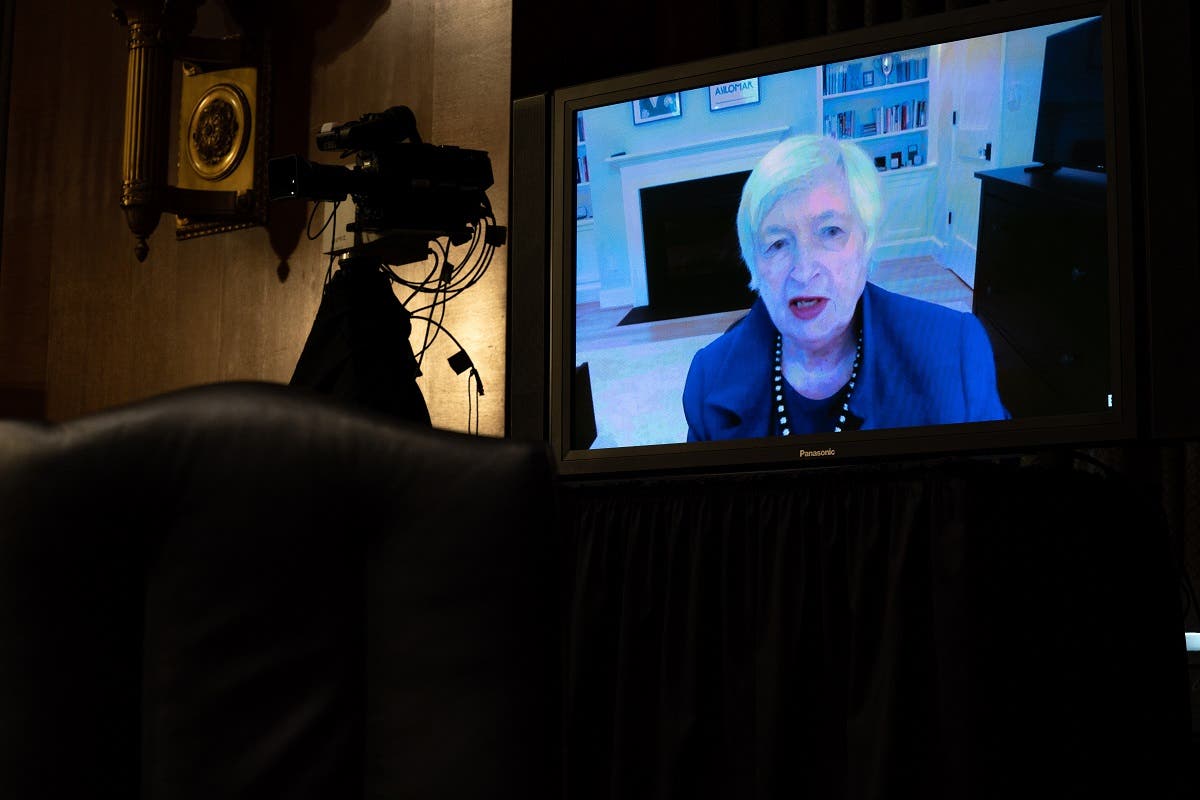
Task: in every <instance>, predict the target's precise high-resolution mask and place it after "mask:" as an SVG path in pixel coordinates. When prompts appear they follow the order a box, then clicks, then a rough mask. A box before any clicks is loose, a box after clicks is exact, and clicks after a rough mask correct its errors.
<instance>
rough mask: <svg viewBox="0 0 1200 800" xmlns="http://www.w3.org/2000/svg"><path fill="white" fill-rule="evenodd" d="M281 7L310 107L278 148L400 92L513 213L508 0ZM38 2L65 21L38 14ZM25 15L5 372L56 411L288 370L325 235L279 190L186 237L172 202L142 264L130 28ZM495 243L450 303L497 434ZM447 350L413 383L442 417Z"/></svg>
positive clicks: (2, 273)
mask: <svg viewBox="0 0 1200 800" xmlns="http://www.w3.org/2000/svg"><path fill="white" fill-rule="evenodd" d="M280 8H282V9H283V11H282V12H281V13H282V14H283V16H279V17H277V23H278V27H279V28H280V30H281V31H282V33H281V36H280V41H276V43H275V46H276V49H277V52H278V53H279V57H278V58H277V59H276V64H279V65H283V66H282V67H280V69H279V71H278V73H277V74H276V76H275V79H276V86H277V89H276V93H275V94H276V98H277V99H278V100H279V101H280V102H284V103H287V104H290V105H289V106H288V107H285V108H283V109H280V111H282V112H285V113H282V114H281V116H282V117H283V118H285V119H287V113H286V112H288V111H289V110H290V111H292V112H294V111H296V110H300V111H302V115H301V121H299V122H296V123H295V125H296V126H298V127H297V129H296V130H293V129H292V127H291V126H289V128H288V130H286V131H276V132H275V133H274V134H273V142H274V143H275V146H274V148H273V151H272V154H273V155H281V154H283V153H285V152H301V153H304V154H307V155H308V156H309V157H311V158H314V159H320V160H331V159H330V154H324V153H321V154H318V153H316V151H315V145H314V144H313V137H314V136H315V134H316V132H317V129H318V127H319V125H320V124H321V123H322V122H326V121H339V122H340V121H345V120H347V119H351V118H355V117H357V116H359V115H361V114H363V113H365V112H368V111H379V110H382V109H384V108H387V107H389V106H392V105H397V104H404V105H408V106H410V107H411V108H413V110H414V111H415V112H416V114H417V118H418V121H419V122H420V124H421V132H422V134H423V135H424V137H425V138H426V140H428V141H433V142H435V143H438V144H443V143H445V144H458V145H461V146H466V147H482V148H484V149H487V150H488V151H489V152H490V153H491V157H492V161H493V167H494V169H495V171H496V187H498V188H493V190H492V191H491V193H490V194H491V197H492V201H493V204H494V205H495V206H496V209H497V212H498V214H499V215H500V216H501V221H502V222H503V221H504V220H503V213H504V210H505V209H506V207H507V198H506V197H505V196H504V189H503V187H504V186H505V185H506V180H507V178H506V173H505V169H506V167H507V161H508V153H507V128H508V122H507V113H508V102H509V101H508V71H507V70H508V59H509V52H510V48H509V45H508V35H509V14H510V11H509V8H510V3H509V0H503V1H501V0H480V1H479V2H474V1H472V2H455V3H449V2H447V3H435V2H432V0H410V1H409V2H388V0H344V1H343V2H342V3H339V4H329V3H322V2H317V0H305V2H304V3H298V4H297V3H285V4H280ZM47 17H52V18H54V19H56V20H57V21H58V23H59V24H58V26H57V27H55V28H51V27H50V26H45V25H40V24H39V23H38V20H40V19H45V18H47ZM435 33H436V36H435ZM16 34H17V46H16V47H14V50H13V58H14V75H16V76H17V77H16V78H15V81H14V84H13V92H12V105H11V108H12V115H11V118H10V123H11V124H10V126H9V131H10V142H9V158H8V162H7V163H8V167H9V175H8V181H7V186H6V204H5V210H4V223H5V229H6V230H8V231H13V230H19V231H20V234H21V235H19V236H17V235H10V236H6V237H5V241H4V242H3V251H2V252H3V262H2V263H3V270H0V386H13V385H23V386H28V387H32V388H34V389H42V388H44V390H45V393H46V413H47V415H48V416H49V417H50V418H52V419H63V418H67V417H72V416H77V415H79V414H83V413H87V412H89V411H93V410H96V409H99V408H103V407H106V406H111V405H115V404H119V403H124V402H129V401H132V400H136V399H138V398H141V397H146V396H149V395H153V394H157V393H159V392H163V391H168V390H171V389H175V388H179V387H182V386H187V385H193V384H198V383H206V382H212V381H217V380H226V379H257V380H271V381H287V380H288V379H289V378H290V376H291V372H292V369H293V367H294V365H295V361H296V359H297V357H298V356H299V353H300V350H301V348H302V347H303V344H304V340H305V337H306V336H307V335H308V331H309V328H310V327H311V324H312V321H313V317H314V316H315V314H316V309H317V306H318V304H319V302H320V295H321V286H322V282H323V279H324V274H325V268H326V263H327V259H326V258H325V257H324V256H323V255H322V250H323V249H324V248H325V247H326V246H327V244H328V240H327V239H324V238H323V240H322V241H318V242H310V241H308V240H307V239H306V238H305V237H304V235H303V234H302V233H300V232H299V223H298V222H297V221H296V220H297V217H298V214H297V213H296V212H297V211H298V209H296V208H294V207H293V209H291V210H287V209H285V208H283V207H276V209H278V210H276V209H273V210H272V224H271V228H270V229H269V230H265V229H261V228H260V229H251V230H246V231H239V232H236V233H232V234H223V235H220V236H216V237H204V238H201V239H193V240H188V241H183V242H176V241H175V240H174V219H173V218H172V217H170V216H169V215H165V216H164V217H163V219H162V221H161V222H160V224H159V227H158V229H157V230H156V231H155V233H154V235H153V236H152V237H151V240H150V248H151V249H150V256H149V258H148V260H147V261H146V262H145V263H144V264H138V263H137V262H136V261H135V260H134V258H133V255H132V246H133V239H132V236H131V235H130V234H129V232H128V229H127V228H126V226H125V223H124V219H123V217H122V215H121V212H120V209H119V207H118V205H117V203H118V199H119V195H120V162H121V142H120V139H121V126H122V124H123V114H124V110H123V107H124V89H125V70H126V63H125V62H126V50H125V36H126V32H125V31H124V29H122V28H120V27H119V26H117V25H116V24H115V23H114V22H113V21H112V20H111V19H110V18H109V17H108V9H107V8H105V7H101V6H100V5H97V6H96V7H94V8H90V9H86V10H81V9H80V8H78V7H77V6H76V5H75V4H72V3H70V2H68V0H44V1H43V2H38V3H36V4H35V3H34V1H33V0H17V14H16ZM460 61H465V62H469V65H467V66H462V65H460V64H459V62H460ZM280 86H282V87H283V88H282V89H280V88H278V87H280ZM435 87H437V88H436V90H437V93H438V95H439V98H440V99H438V100H437V101H436V102H435V97H434V96H435ZM473 114H474V115H475V116H472V115H473ZM480 115H486V116H480ZM18 118H19V121H18ZM305 125H307V129H306V130H299V127H303V126H305ZM447 137H451V138H453V139H456V141H451V138H447ZM280 148H282V149H280ZM170 173H171V174H173V169H172V170H171V171H170ZM306 212H307V209H305V213H306ZM340 222H342V223H343V224H344V222H345V220H340ZM503 255H504V253H503V251H501V252H500V253H499V254H498V258H497V259H496V261H495V262H494V263H493V274H492V275H490V276H489V279H488V281H486V282H485V283H484V284H480V285H478V286H476V287H474V288H473V289H472V290H471V292H469V293H467V294H465V295H463V296H462V297H460V298H459V299H458V300H457V301H455V302H456V304H457V306H458V307H459V308H463V309H464V311H462V312H460V311H458V309H456V308H454V307H453V305H452V308H451V313H452V314H463V315H464V320H462V321H459V322H457V323H456V322H455V321H454V320H453V319H452V318H451V317H448V318H447V323H448V324H450V325H451V326H452V327H451V329H452V330H454V332H455V334H456V335H459V334H460V333H462V332H463V331H464V329H466V333H467V334H469V336H468V338H470V339H471V341H472V344H471V345H469V349H470V352H471V355H472V357H473V358H474V359H475V361H476V363H477V364H478V366H479V369H480V371H481V372H482V373H483V375H484V381H485V383H486V386H487V388H488V395H487V396H486V397H485V398H484V400H485V403H484V406H483V417H482V422H483V424H482V429H483V431H484V432H485V433H496V434H498V433H501V432H502V422H501V420H502V419H503V391H502V387H503V383H504V347H505V344H504V335H503V331H504V316H503V314H504V305H505V297H504V260H503ZM468 310H469V312H470V313H466V311H468ZM455 326H457V327H455ZM472 326H475V327H476V328H477V329H478V330H476V331H472V330H471V327H472ZM471 337H474V338H471ZM464 343H465V342H464ZM442 345H443V343H441V342H439V347H441V346H442ZM449 355H450V353H444V352H439V353H437V354H434V355H432V356H431V359H432V360H431V361H429V362H427V372H429V373H430V379H429V382H428V383H426V384H425V385H423V387H422V388H423V389H424V390H425V392H426V396H427V398H428V400H429V402H430V406H431V409H433V412H434V421H435V424H437V425H439V426H440V427H449V428H458V429H463V428H465V427H466V416H467V407H466V394H465V378H459V377H458V376H454V374H453V372H452V371H451V370H450V368H449V367H448V366H446V364H445V358H446V357H448V356H449ZM439 362H440V363H439Z"/></svg>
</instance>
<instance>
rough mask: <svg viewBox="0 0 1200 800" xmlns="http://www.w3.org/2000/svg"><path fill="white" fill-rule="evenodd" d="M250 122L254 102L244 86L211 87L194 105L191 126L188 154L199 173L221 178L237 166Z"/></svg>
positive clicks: (204, 176) (205, 177) (211, 178)
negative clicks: (250, 102) (244, 90)
mask: <svg viewBox="0 0 1200 800" xmlns="http://www.w3.org/2000/svg"><path fill="white" fill-rule="evenodd" d="M250 125H251V123H250V104H249V102H247V100H246V95H245V94H243V93H242V90H241V89H239V88H238V87H236V86H234V85H233V84H231V83H219V84H217V85H215V86H211V87H209V89H208V91H206V92H204V94H203V95H201V96H200V99H199V100H198V101H197V102H196V105H195V107H194V108H193V109H192V116H191V120H190V121H189V123H188V127H187V136H186V146H187V158H188V163H189V164H190V165H191V167H192V169H193V170H195V172H196V174H197V175H198V176H200V177H201V178H203V179H205V180H208V181H219V180H221V179H222V178H224V177H226V176H228V175H229V174H230V173H232V172H233V171H234V170H235V169H237V167H238V164H240V163H241V161H242V156H244V155H245V153H246V144H247V142H248V141H249V139H250V133H251V131H252V129H251V127H250Z"/></svg>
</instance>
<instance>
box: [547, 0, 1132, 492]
mask: <svg viewBox="0 0 1200 800" xmlns="http://www.w3.org/2000/svg"><path fill="white" fill-rule="evenodd" d="M1127 14H1128V10H1127V7H1126V4H1125V2H1124V0H1095V1H1093V2H1066V1H1057V0H1056V1H1055V2H1024V1H1023V0H1013V2H1007V3H1003V4H998V5H988V6H982V7H975V8H970V9H964V10H959V11H951V12H945V13H939V14H936V15H930V16H926V17H920V18H917V19H913V20H906V21H902V22H897V23H889V24H886V25H879V26H874V27H870V28H864V29H859V30H856V31H851V32H847V33H840V34H832V35H827V36H821V37H814V38H809V39H804V40H798V41H795V42H792V43H788V44H784V45H777V46H773V47H767V48H761V49H756V50H751V51H745V52H741V53H736V54H733V55H728V56H721V57H717V58H712V59H705V60H702V61H694V62H688V63H684V64H677V65H673V66H670V67H664V68H661V69H655V70H651V71H648V72H641V73H636V74H631V75H626V76H622V77H617V78H611V79H606V80H601V81H595V82H592V83H587V84H582V85H579V86H573V87H567V88H563V89H559V90H557V91H555V92H554V93H553V95H552V97H551V101H550V104H549V115H550V139H549V148H550V181H551V183H550V196H549V217H550V220H549V222H550V225H549V249H550V271H549V292H548V300H549V308H548V309H547V318H548V320H549V346H548V350H549V363H548V366H549V370H548V381H547V391H548V393H549V398H548V400H549V402H548V415H549V420H548V434H549V440H550V446H551V450H552V452H553V454H554V457H555V458H556V460H557V462H558V467H559V472H560V474H562V475H564V476H568V477H588V476H610V477H611V476H615V475H621V474H627V475H645V474H677V473H691V472H709V473H711V472H729V471H739V470H746V469H750V470H762V469H775V468H779V469H794V468H796V467H803V466H826V465H831V464H835V463H852V462H859V461H870V460H876V459H895V458H906V457H924V456H938V455H955V454H959V455H979V454H985V453H1005V452H1013V451H1022V450H1028V449H1031V448H1044V447H1053V446H1063V445H1070V446H1084V445H1102V444H1111V443H1117V442H1124V441H1129V440H1132V439H1134V438H1136V436H1137V432H1138V397H1137V387H1136V380H1137V365H1136V363H1135V351H1136V347H1135V327H1134V325H1135V313H1136V311H1135V310H1136V306H1137V300H1136V297H1135V282H1134V270H1135V265H1134V252H1135V248H1134V242H1133V231H1134V229H1135V219H1134V215H1133V195H1134V185H1133V181H1132V177H1133V164H1132V160H1133V148H1132V146H1131V138H1130V137H1131V132H1130V124H1129V118H1128V117H1129V115H1128V114H1122V113H1121V111H1120V110H1121V109H1128V108H1130V105H1129V104H1130V97H1129V92H1130V87H1129V85H1128V82H1129V69H1130V44H1129V39H1128V35H1129V29H1130V24H1129V19H1128V16H1127ZM1090 16H1099V17H1102V18H1103V34H1102V36H1103V46H1104V80H1105V87H1104V90H1105V97H1106V101H1107V102H1106V113H1105V135H1106V147H1107V151H1108V152H1107V158H1108V163H1109V169H1108V170H1107V173H1106V174H1107V180H1108V186H1109V189H1108V193H1107V205H1108V221H1109V224H1108V226H1107V228H1108V230H1107V233H1108V253H1109V263H1110V264H1111V265H1112V269H1111V270H1110V274H1109V301H1110V309H1113V310H1112V312H1111V313H1110V315H1109V321H1110V330H1109V333H1110V374H1112V375H1114V376H1115V380H1114V394H1115V395H1116V402H1115V406H1114V408H1113V409H1112V410H1111V411H1103V412H1093V413H1080V414H1064V415H1055V416H1045V417H1036V418H1029V419H1014V420H1010V421H1006V422H1003V423H1000V422H988V423H967V424H958V425H939V426H926V427H914V428H891V429H879V430H870V431H856V432H845V433H839V434H828V435H810V436H802V437H797V438H794V439H792V438H789V439H778V438H776V439H772V438H759V439H745V440H731V441H720V442H688V443H675V444H655V445H641V446H631V447H617V448H604V449H599V450H590V449H573V448H571V447H570V445H569V443H570V441H571V430H570V425H571V411H572V396H571V379H572V375H573V369H574V357H575V346H574V345H575V342H574V337H575V286H574V277H575V258H574V248H575V232H576V231H575V220H574V214H573V213H568V212H569V211H573V203H574V199H573V190H574V173H573V170H572V169H571V168H570V166H569V165H573V164H574V159H575V154H576V140H575V126H574V113H575V111H576V110H580V109H586V108H592V107H597V106H603V105H609V104H612V103H619V102H625V101H629V100H632V99H635V98H637V97H642V96H648V95H655V94H663V93H666V92H674V91H683V90H685V89H694V88H697V87H702V86H708V85H713V84H718V83H721V82H725V81H729V80H733V79H735V78H738V77H743V76H746V75H766V74H771V73H777V72H785V71H788V70H797V69H804V68H808V67H819V66H821V65H823V64H827V63H832V62H836V61H845V60H850V59H853V58H857V57H861V56H866V55H870V54H874V53H878V52H887V51H901V50H905V49H910V48H915V47H920V46H925V45H931V44H937V43H941V42H947V41H954V40H959V39H967V38H972V37H976V36H986V35H991V34H996V33H1001V32H1004V31H1010V30H1017V29H1021V28H1029V27H1036V26H1040V25H1047V24H1051V23H1054V22H1059V21H1064V20H1068V19H1075V18H1081V17H1090ZM681 391H682V388H681ZM830 451H832V452H830Z"/></svg>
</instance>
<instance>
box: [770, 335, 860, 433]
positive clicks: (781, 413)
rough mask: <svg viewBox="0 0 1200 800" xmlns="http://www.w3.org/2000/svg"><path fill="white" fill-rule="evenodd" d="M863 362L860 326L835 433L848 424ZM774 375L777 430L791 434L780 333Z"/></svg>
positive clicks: (843, 389) (776, 348) (834, 428)
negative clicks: (847, 415)
mask: <svg viewBox="0 0 1200 800" xmlns="http://www.w3.org/2000/svg"><path fill="white" fill-rule="evenodd" d="M861 363H862V328H859V329H858V343H857V344H856V345H855V347H854V363H853V364H852V365H850V380H849V381H848V382H847V383H846V385H845V386H844V387H843V388H842V391H844V392H845V395H844V396H843V397H842V410H841V412H840V413H839V414H838V421H837V424H836V425H834V426H833V432H834V433H841V432H842V426H843V425H845V424H846V414H848V413H850V397H851V396H852V395H853V394H854V382H855V381H856V380H858V368H859V365H860V364H861ZM773 375H774V387H773V389H774V391H773V392H772V395H773V396H774V397H775V422H776V423H777V427H776V430H778V431H779V435H780V436H791V435H792V431H791V428H789V427H788V418H787V406H785V405H784V403H783V336H782V335H781V334H779V333H776V334H775V365H774V369H773Z"/></svg>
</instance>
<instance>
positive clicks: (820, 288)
mask: <svg viewBox="0 0 1200 800" xmlns="http://www.w3.org/2000/svg"><path fill="white" fill-rule="evenodd" d="M865 237H866V231H865V230H864V228H863V224H862V222H861V221H860V220H859V218H858V214H857V213H856V212H855V210H854V204H853V203H852V202H851V200H850V185H849V183H848V182H847V181H846V176H845V173H843V172H842V170H841V169H840V168H838V167H837V166H829V167H823V168H821V169H819V170H816V171H815V172H813V173H812V175H811V181H810V182H809V183H808V185H807V186H804V187H801V188H797V189H794V190H793V191H791V192H788V193H787V194H785V195H783V196H781V197H780V198H779V199H778V200H777V201H775V205H773V206H771V208H770V209H769V210H768V211H767V213H766V214H765V215H764V216H763V218H762V222H761V224H760V225H759V227H758V235H757V237H756V250H755V258H756V262H757V268H758V292H759V294H760V295H761V296H762V299H763V302H764V303H765V304H766V307H767V312H768V313H769V314H770V315H771V320H772V321H773V322H774V323H775V327H776V328H777V329H778V330H779V332H780V333H782V334H783V336H784V338H785V339H790V340H791V342H792V344H794V345H797V346H799V347H800V348H801V349H803V350H805V351H808V352H821V351H822V350H825V349H827V348H830V347H833V346H834V345H836V344H837V343H838V341H839V340H840V338H841V337H842V336H843V335H844V334H845V333H846V331H847V330H848V328H849V326H850V323H851V321H852V320H853V319H854V310H855V308H856V307H857V306H858V298H859V297H860V296H861V295H862V292H863V287H864V286H866V283H867V251H866V242H865Z"/></svg>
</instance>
